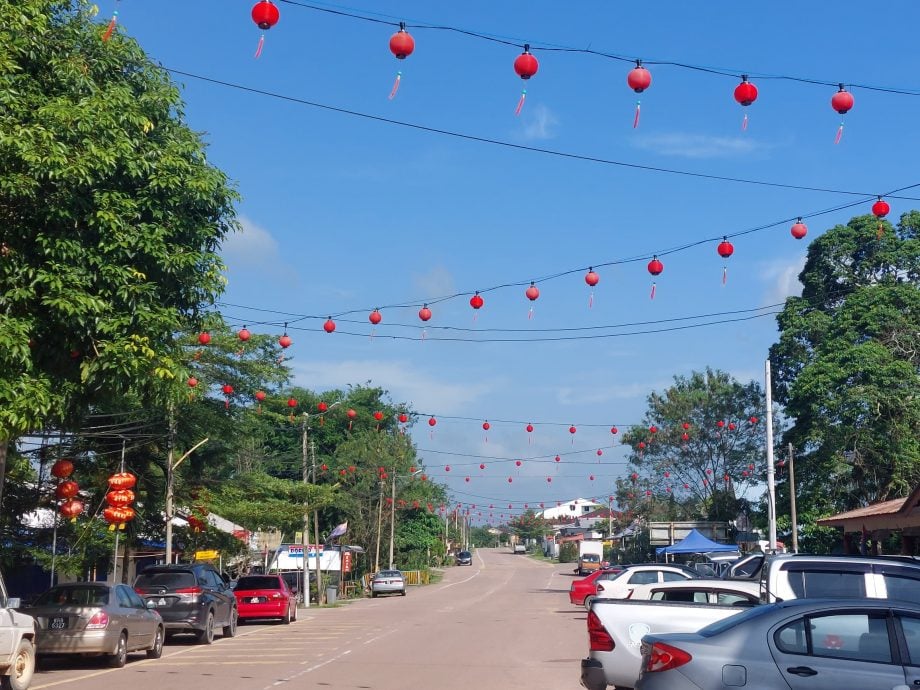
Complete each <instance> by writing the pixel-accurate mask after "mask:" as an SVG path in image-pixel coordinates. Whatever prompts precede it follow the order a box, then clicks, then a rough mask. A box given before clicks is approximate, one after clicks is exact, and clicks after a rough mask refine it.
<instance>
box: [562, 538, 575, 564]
mask: <svg viewBox="0 0 920 690" xmlns="http://www.w3.org/2000/svg"><path fill="white" fill-rule="evenodd" d="M576 560H578V545H577V544H576V543H575V542H573V541H567V542H565V543H564V544H563V545H562V546H560V547H559V562H560V563H574V562H575V561H576Z"/></svg>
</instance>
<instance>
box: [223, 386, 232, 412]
mask: <svg viewBox="0 0 920 690" xmlns="http://www.w3.org/2000/svg"><path fill="white" fill-rule="evenodd" d="M221 390H222V391H223V392H224V395H225V396H227V399H226V400H225V401H224V407H225V408H227V409H230V396H231V395H233V386H231V385H230V384H229V383H225V384H224V385H223V386H222V387H221Z"/></svg>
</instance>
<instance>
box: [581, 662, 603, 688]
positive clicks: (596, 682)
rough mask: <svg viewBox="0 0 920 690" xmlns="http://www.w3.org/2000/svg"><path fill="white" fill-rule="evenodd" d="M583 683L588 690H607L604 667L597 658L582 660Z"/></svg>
mask: <svg viewBox="0 0 920 690" xmlns="http://www.w3.org/2000/svg"><path fill="white" fill-rule="evenodd" d="M581 685H582V687H584V688H587V689H588V690H606V688H607V677H606V676H605V675H604V667H603V666H602V665H601V662H600V661H597V660H596V659H582V660H581Z"/></svg>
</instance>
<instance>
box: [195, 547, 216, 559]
mask: <svg viewBox="0 0 920 690" xmlns="http://www.w3.org/2000/svg"><path fill="white" fill-rule="evenodd" d="M219 555H220V551H216V550H214V549H208V550H206V551H196V552H195V560H196V561H214V560H217V557H218V556H219Z"/></svg>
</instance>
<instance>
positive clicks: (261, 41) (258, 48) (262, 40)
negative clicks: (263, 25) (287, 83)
mask: <svg viewBox="0 0 920 690" xmlns="http://www.w3.org/2000/svg"><path fill="white" fill-rule="evenodd" d="M264 45H265V34H262V35H261V36H259V45H258V46H256V54H255V55H254V56H253V57H254V58H255V59H256V60H258V59H259V58H260V57H261V56H262V48H263V46H264Z"/></svg>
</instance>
